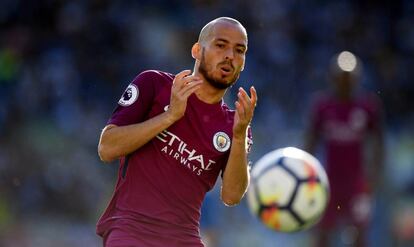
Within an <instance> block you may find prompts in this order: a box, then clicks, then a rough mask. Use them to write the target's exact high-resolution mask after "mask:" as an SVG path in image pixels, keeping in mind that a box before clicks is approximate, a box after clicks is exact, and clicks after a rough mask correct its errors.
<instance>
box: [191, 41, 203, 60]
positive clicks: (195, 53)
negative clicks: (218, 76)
mask: <svg viewBox="0 0 414 247" xmlns="http://www.w3.org/2000/svg"><path fill="white" fill-rule="evenodd" d="M191 56H192V57H193V58H194V59H195V60H200V59H201V45H200V43H198V42H197V43H195V44H194V45H193V47H192V48H191Z"/></svg>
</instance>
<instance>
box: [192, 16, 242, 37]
mask: <svg viewBox="0 0 414 247" xmlns="http://www.w3.org/2000/svg"><path fill="white" fill-rule="evenodd" d="M226 24H227V25H234V26H236V27H238V28H240V30H241V32H243V33H244V34H245V36H246V39H247V32H246V29H245V28H244V26H243V25H242V24H241V23H240V22H239V21H238V20H236V19H233V18H230V17H219V18H216V19H214V20H212V21H210V22H209V23H207V24H206V25H205V26H204V27H203V28H202V29H201V31H200V35H199V36H198V42H199V43H200V44H204V42H206V41H207V40H209V39H210V38H211V35H212V34H214V31H215V29H216V27H217V26H222V25H226Z"/></svg>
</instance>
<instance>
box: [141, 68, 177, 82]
mask: <svg viewBox="0 0 414 247" xmlns="http://www.w3.org/2000/svg"><path fill="white" fill-rule="evenodd" d="M173 79H174V75H173V74H171V73H168V72H164V71H160V70H144V71H142V72H141V73H139V74H138V75H137V76H136V77H135V79H134V82H135V81H141V80H145V81H148V80H149V81H152V82H154V83H156V82H164V83H166V82H172V80H173Z"/></svg>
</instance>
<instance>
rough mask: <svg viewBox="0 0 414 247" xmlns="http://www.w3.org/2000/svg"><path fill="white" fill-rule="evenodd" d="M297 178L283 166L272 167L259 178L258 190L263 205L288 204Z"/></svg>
mask: <svg viewBox="0 0 414 247" xmlns="http://www.w3.org/2000/svg"><path fill="white" fill-rule="evenodd" d="M295 186H296V180H295V178H293V177H292V176H291V175H290V174H288V173H287V172H286V171H285V170H284V169H283V168H281V167H277V166H275V167H271V168H270V169H269V170H267V171H266V172H264V173H263V174H262V175H261V176H260V177H259V178H258V180H257V192H258V196H259V198H260V201H261V203H262V204H263V205H270V204H276V205H278V206H283V205H287V203H288V202H289V200H290V197H291V195H292V193H293V190H294V189H295Z"/></svg>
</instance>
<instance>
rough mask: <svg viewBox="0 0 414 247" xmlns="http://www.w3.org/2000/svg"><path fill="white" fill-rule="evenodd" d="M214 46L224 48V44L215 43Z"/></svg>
mask: <svg viewBox="0 0 414 247" xmlns="http://www.w3.org/2000/svg"><path fill="white" fill-rule="evenodd" d="M216 46H217V47H218V48H224V46H225V45H224V44H216Z"/></svg>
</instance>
